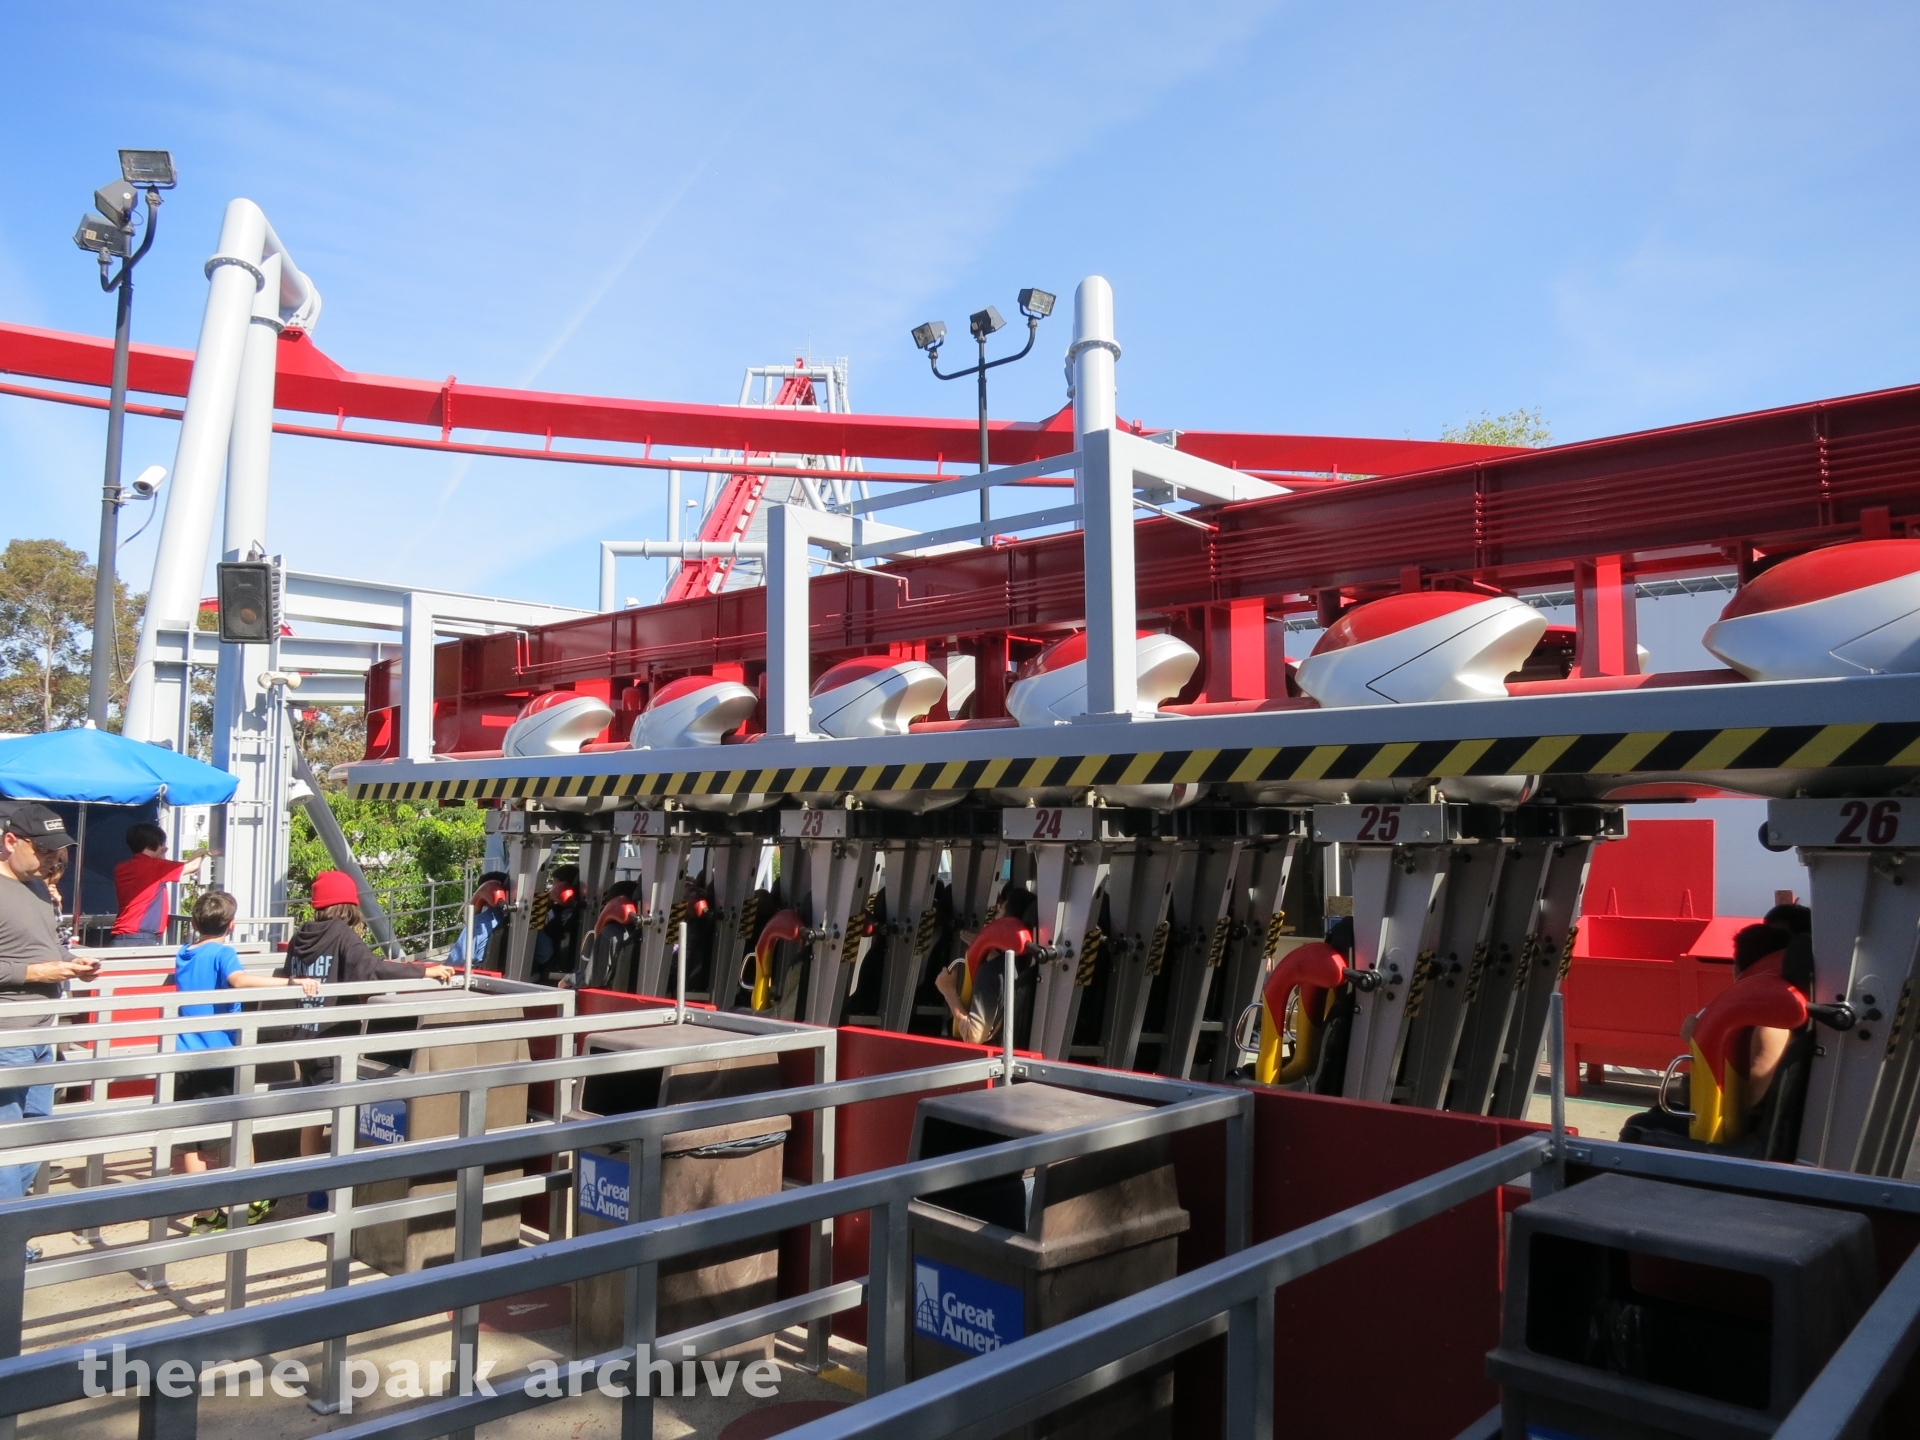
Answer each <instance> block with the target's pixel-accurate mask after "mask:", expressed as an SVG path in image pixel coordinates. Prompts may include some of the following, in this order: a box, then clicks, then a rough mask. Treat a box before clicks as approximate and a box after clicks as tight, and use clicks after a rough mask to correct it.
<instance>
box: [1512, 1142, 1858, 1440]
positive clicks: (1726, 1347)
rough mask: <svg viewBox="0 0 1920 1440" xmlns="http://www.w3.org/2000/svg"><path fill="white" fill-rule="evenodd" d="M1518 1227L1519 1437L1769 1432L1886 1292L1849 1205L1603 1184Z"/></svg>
mask: <svg viewBox="0 0 1920 1440" xmlns="http://www.w3.org/2000/svg"><path fill="white" fill-rule="evenodd" d="M1511 1227H1512V1228H1511V1230H1510V1231H1509V1240H1508V1245H1509V1250H1508V1258H1507V1276H1508V1280H1507V1294H1506V1310H1505V1316H1504V1321H1503V1324H1502V1327H1501V1336H1500V1348H1499V1349H1497V1350H1495V1351H1494V1352H1493V1353H1492V1354H1491V1355H1490V1356H1489V1357H1488V1361H1487V1370H1488V1373H1489V1374H1491V1375H1492V1377H1493V1378H1494V1379H1495V1380H1498V1381H1499V1382H1500V1385H1501V1413H1502V1422H1503V1429H1502V1432H1501V1433H1502V1435H1503V1436H1504V1437H1505V1440H1527V1437H1529V1436H1534V1435H1560V1434H1565V1435H1576V1436H1580V1437H1583V1440H1588V1437H1590V1440H1648V1437H1658V1440H1673V1437H1705V1436H1714V1437H1719V1436H1726V1435H1770V1434H1772V1433H1773V1430H1774V1428H1775V1427H1776V1426H1777V1425H1778V1424H1779V1423H1780V1421H1781V1420H1783V1419H1784V1418H1785V1417H1786V1415H1787V1412H1788V1411H1790V1410H1791V1409H1792V1408H1793V1406H1794V1403H1795V1402H1796V1401H1797V1400H1798V1399H1799V1398H1800V1396H1801V1394H1802V1392H1804V1391H1805V1390H1806V1388H1807V1386H1808V1384H1810V1383H1811V1382H1812V1380H1813V1378H1814V1376H1816V1375H1818V1374H1819V1373H1820V1369H1821V1367H1822V1366H1823V1365H1825V1364H1826V1362H1827V1360H1828V1358H1829V1357H1830V1356H1831V1355H1832V1354H1833V1352H1834V1350H1835V1349H1837V1348H1838V1347H1839V1345H1840V1342H1841V1341H1843V1340H1844V1339H1846V1337H1847V1333H1848V1332H1849V1331H1850V1330H1851V1329H1852V1328H1853V1326H1854V1324H1855V1323H1856V1322H1857V1321H1858V1320H1859V1319H1860V1317H1861V1316H1862V1315H1863V1314H1865V1313H1866V1310H1867V1307H1868V1306H1869V1305H1871V1304H1872V1303H1873V1299H1874V1296H1875V1294H1876V1293H1877V1292H1878V1290H1879V1281H1878V1278H1877V1271H1876V1268H1875V1264H1874V1251H1873V1237H1872V1232H1871V1227H1870V1226H1869V1224H1868V1222H1867V1219H1866V1217H1865V1216H1863V1215H1858V1214H1854V1213H1852V1212H1849V1211H1844V1210H1827V1209H1822V1208H1819V1207H1816V1206H1812V1205H1795V1204H1790V1203H1787V1202H1785V1201H1780V1200H1766V1199H1760V1198H1757V1197H1754V1196H1749V1195H1732V1194H1726V1193H1724V1192H1721V1191H1716V1190H1701V1189H1695V1188H1693V1187H1691V1186H1685V1185H1669V1184H1664V1183H1662V1182H1659V1181H1654V1180H1640V1179H1635V1178H1632V1177H1629V1176H1625V1175H1603V1176H1599V1177H1597V1178H1595V1179H1592V1180H1588V1181H1585V1182H1583V1183H1581V1184H1578V1185H1574V1186H1571V1187H1570V1188H1568V1189H1566V1190H1562V1191H1560V1192H1559V1193H1558V1194H1555V1195H1550V1196H1547V1197H1546V1198H1544V1199H1540V1200H1536V1201H1534V1202H1532V1203H1531V1204H1528V1205H1523V1206H1521V1207H1520V1209H1518V1210H1516V1211H1515V1212H1514V1213H1513V1216H1512V1220H1511Z"/></svg>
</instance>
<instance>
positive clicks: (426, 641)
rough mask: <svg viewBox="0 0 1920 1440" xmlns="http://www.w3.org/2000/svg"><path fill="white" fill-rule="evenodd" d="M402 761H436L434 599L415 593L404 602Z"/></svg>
mask: <svg viewBox="0 0 1920 1440" xmlns="http://www.w3.org/2000/svg"><path fill="white" fill-rule="evenodd" d="M401 615H402V621H401V629H400V657H401V658H400V684H401V687H402V693H401V696H400V758H401V759H403V760H431V759H432V758H433V642H434V633H433V626H434V613H433V597H432V596H431V595H428V594H425V593H422V592H420V591H417V590H414V591H409V592H408V593H407V595H406V597H405V598H404V599H403V600H402V602H401Z"/></svg>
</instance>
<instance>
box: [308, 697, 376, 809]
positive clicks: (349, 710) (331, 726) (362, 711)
mask: <svg viewBox="0 0 1920 1440" xmlns="http://www.w3.org/2000/svg"><path fill="white" fill-rule="evenodd" d="M296 703H297V702H296ZM300 753H301V754H303V755H305V756H306V757H307V763H308V764H309V765H311V766H313V768H314V770H315V772H316V773H317V774H318V775H319V776H320V783H321V784H322V785H324V786H326V787H327V788H328V789H329V790H337V789H339V788H340V786H341V784H342V783H343V782H342V781H339V780H335V779H333V778H332V777H331V775H330V774H329V773H328V772H329V771H330V770H331V769H332V767H334V766H335V765H344V764H347V763H349V762H351V761H354V760H358V759H359V758H360V757H361V756H362V755H365V754H366V753H367V710H366V707H365V706H364V705H320V706H316V707H315V708H313V709H311V710H305V711H302V712H301V724H300Z"/></svg>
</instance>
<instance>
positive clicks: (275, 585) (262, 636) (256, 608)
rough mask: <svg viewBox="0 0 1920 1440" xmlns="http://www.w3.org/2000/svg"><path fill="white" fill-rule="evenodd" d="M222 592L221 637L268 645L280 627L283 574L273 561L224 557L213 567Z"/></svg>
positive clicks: (229, 641)
mask: <svg viewBox="0 0 1920 1440" xmlns="http://www.w3.org/2000/svg"><path fill="white" fill-rule="evenodd" d="M214 575H215V578H216V581H217V585H216V588H217V590H218V593H219V596H220V640H221V643H223V644H227V645H267V644H271V643H272V641H273V638H274V636H275V635H276V634H278V633H279V629H280V576H279V574H278V573H277V572H276V570H275V568H274V566H273V565H272V564H271V563H268V562H264V561H260V562H256V561H251V560H228V561H222V562H221V563H220V564H219V565H216V566H215V567H214Z"/></svg>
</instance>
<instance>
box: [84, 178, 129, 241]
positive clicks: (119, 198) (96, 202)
mask: <svg viewBox="0 0 1920 1440" xmlns="http://www.w3.org/2000/svg"><path fill="white" fill-rule="evenodd" d="M139 203H140V192H139V191H138V190H136V189H134V188H133V186H131V185H129V184H128V183H127V182H126V181H124V180H109V181H108V182H107V183H106V184H104V185H102V186H101V187H100V188H99V189H98V190H96V191H94V192H93V208H94V209H96V210H98V211H99V212H100V213H101V214H102V215H104V216H106V217H107V219H109V220H110V221H112V222H113V223H114V224H115V225H118V226H119V227H120V228H121V229H122V230H131V229H132V228H133V207H134V206H136V205H138V204H139Z"/></svg>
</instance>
